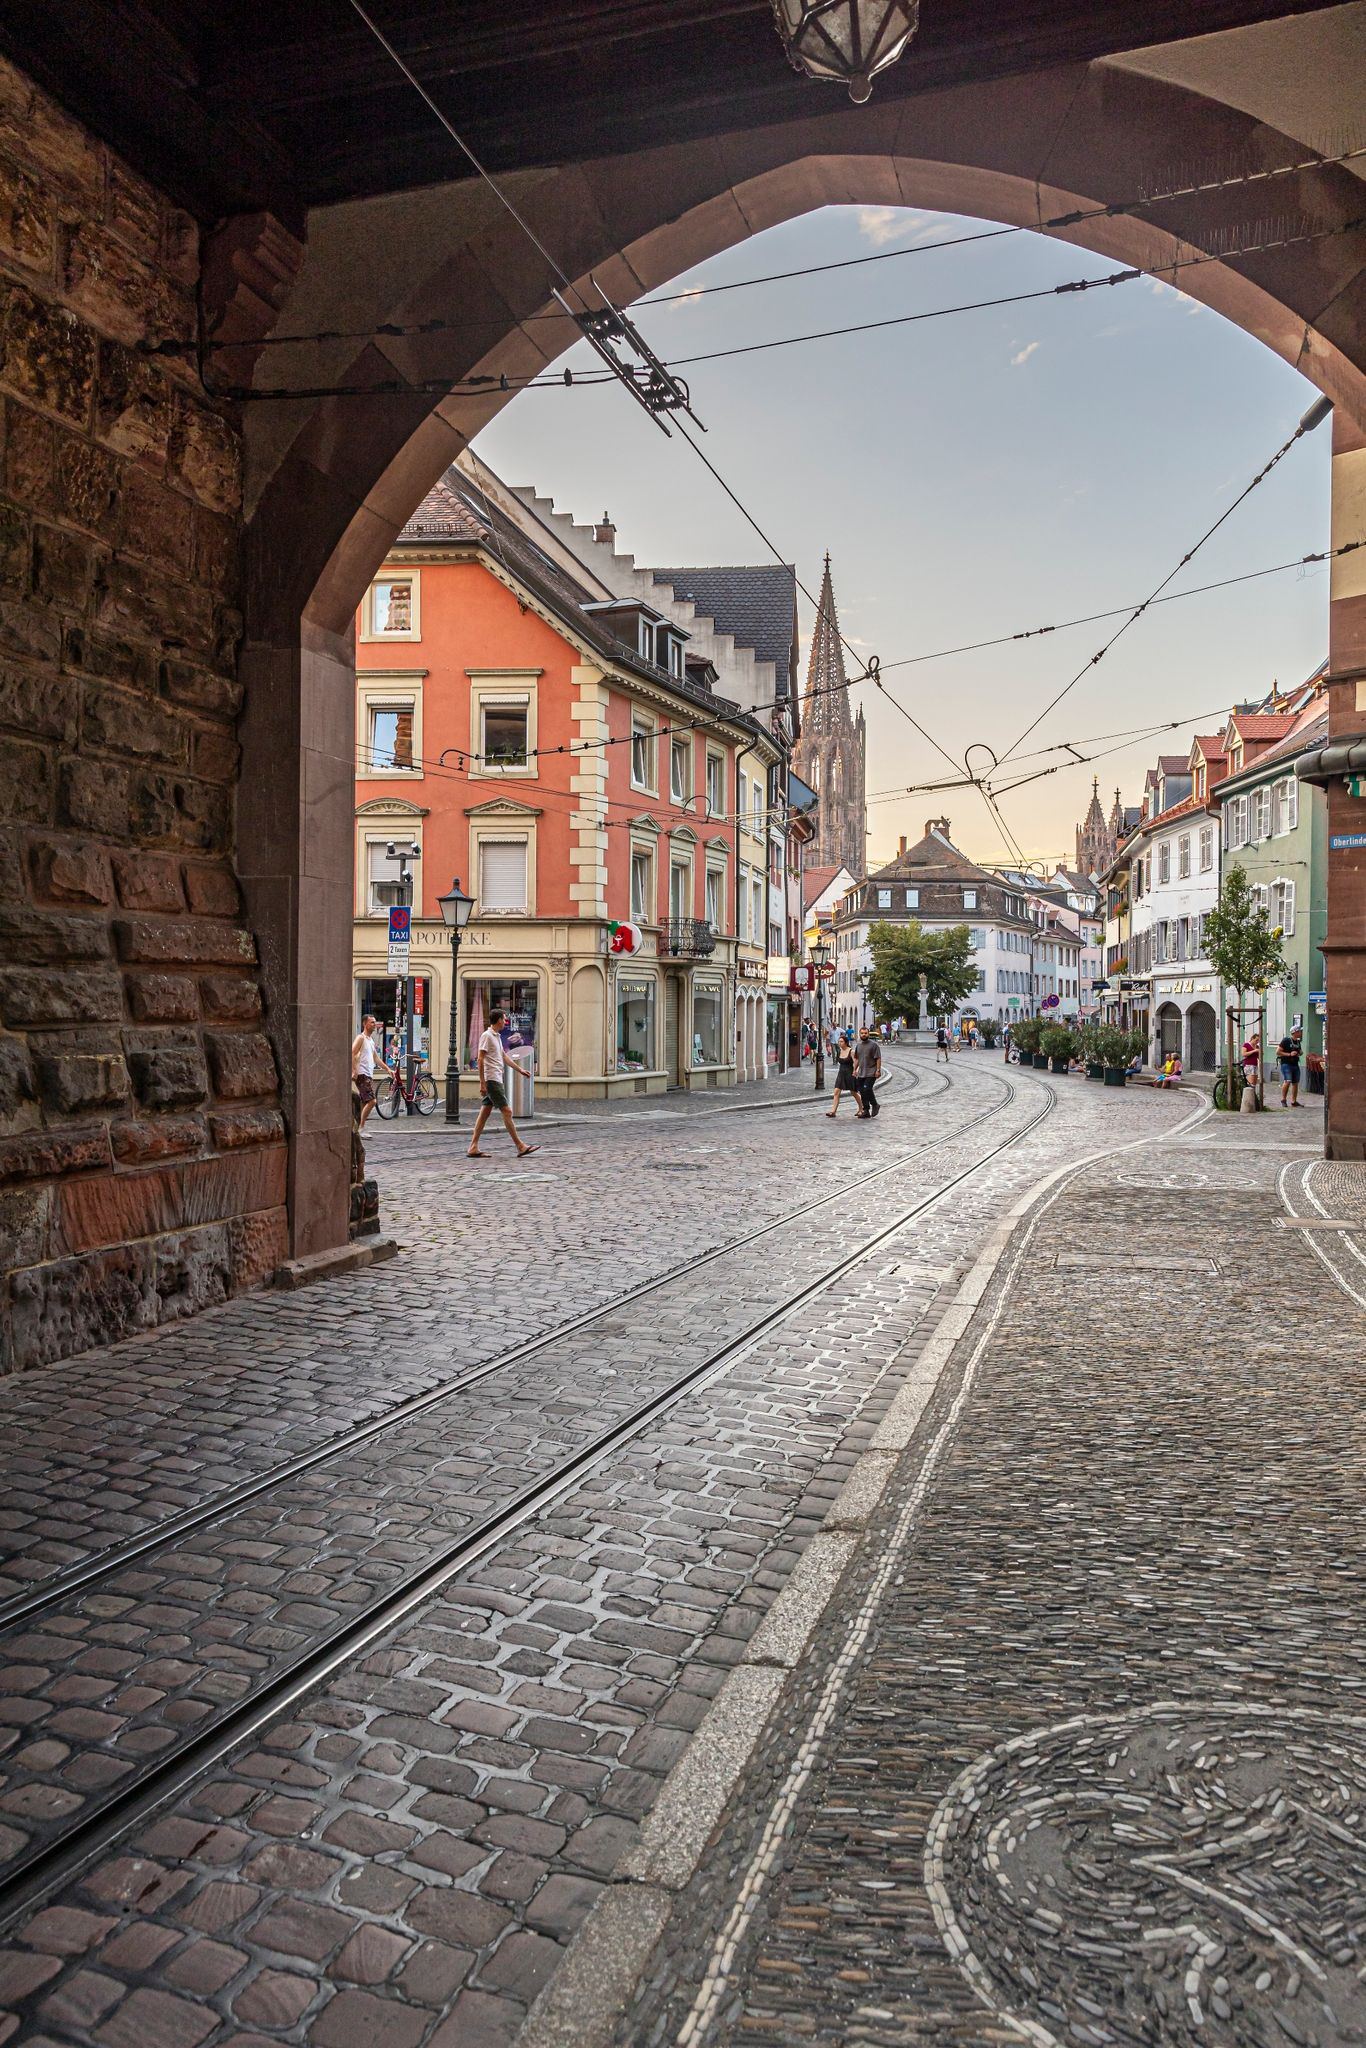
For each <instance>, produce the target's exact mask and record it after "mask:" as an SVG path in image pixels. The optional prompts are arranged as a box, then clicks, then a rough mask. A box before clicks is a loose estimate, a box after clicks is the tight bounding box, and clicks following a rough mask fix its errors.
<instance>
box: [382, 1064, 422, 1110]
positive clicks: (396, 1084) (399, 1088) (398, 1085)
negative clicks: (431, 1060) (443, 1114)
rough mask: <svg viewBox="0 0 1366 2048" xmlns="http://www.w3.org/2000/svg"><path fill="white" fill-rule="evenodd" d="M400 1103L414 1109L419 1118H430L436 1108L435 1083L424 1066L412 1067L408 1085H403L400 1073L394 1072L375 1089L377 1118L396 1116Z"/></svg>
mask: <svg viewBox="0 0 1366 2048" xmlns="http://www.w3.org/2000/svg"><path fill="white" fill-rule="evenodd" d="M400 1103H406V1104H407V1105H408V1107H409V1108H410V1109H412V1108H414V1107H415V1108H416V1110H417V1113H418V1115H419V1116H430V1115H431V1113H432V1111H433V1110H434V1109H435V1108H436V1103H437V1088H436V1082H435V1081H434V1080H433V1079H432V1076H431V1074H430V1073H429V1072H428V1071H427V1068H426V1066H425V1065H423V1064H419V1065H417V1066H415V1067H414V1069H413V1078H412V1081H411V1082H409V1083H405V1081H404V1079H403V1075H402V1073H401V1072H399V1071H397V1070H396V1071H395V1072H394V1073H392V1074H390V1075H389V1077H388V1078H387V1080H383V1081H381V1082H380V1084H379V1086H378V1088H376V1090H375V1114H376V1115H377V1116H386V1117H395V1116H397V1115H398V1110H399V1104H400Z"/></svg>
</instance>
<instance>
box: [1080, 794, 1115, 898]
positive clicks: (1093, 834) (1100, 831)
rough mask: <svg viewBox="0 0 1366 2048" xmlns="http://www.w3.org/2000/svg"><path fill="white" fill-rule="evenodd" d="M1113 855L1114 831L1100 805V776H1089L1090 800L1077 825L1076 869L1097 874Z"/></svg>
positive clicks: (1083, 872) (1089, 873) (1105, 866)
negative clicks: (1083, 816)
mask: <svg viewBox="0 0 1366 2048" xmlns="http://www.w3.org/2000/svg"><path fill="white" fill-rule="evenodd" d="M1114 856H1115V833H1114V829H1113V826H1112V825H1107V824H1106V822H1105V813H1104V811H1102V809H1101V807H1100V777H1099V776H1097V775H1093V776H1092V777H1091V802H1090V806H1089V808H1088V810H1087V813H1086V816H1085V818H1084V820H1083V821H1082V823H1081V824H1080V825H1078V827H1077V869H1078V872H1079V873H1081V874H1083V875H1098V874H1100V872H1101V871H1102V869H1104V868H1107V867H1108V866H1109V865H1110V862H1111V861H1112V860H1113V859H1114Z"/></svg>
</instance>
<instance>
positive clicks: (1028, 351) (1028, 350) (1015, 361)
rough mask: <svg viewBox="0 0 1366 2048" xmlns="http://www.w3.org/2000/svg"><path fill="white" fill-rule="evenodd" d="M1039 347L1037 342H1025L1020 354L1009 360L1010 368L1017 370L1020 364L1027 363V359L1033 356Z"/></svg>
mask: <svg viewBox="0 0 1366 2048" xmlns="http://www.w3.org/2000/svg"><path fill="white" fill-rule="evenodd" d="M1040 345H1041V344H1040V343H1039V342H1037V341H1030V342H1026V343H1025V346H1024V347H1023V348H1022V349H1021V350H1020V353H1019V354H1018V355H1017V356H1012V357H1011V358H1010V367H1011V368H1012V370H1018V369H1019V367H1020V365H1021V363H1027V362H1028V361H1029V358H1030V357H1031V356H1032V355H1033V353H1034V351H1035V349H1036V348H1038V347H1040Z"/></svg>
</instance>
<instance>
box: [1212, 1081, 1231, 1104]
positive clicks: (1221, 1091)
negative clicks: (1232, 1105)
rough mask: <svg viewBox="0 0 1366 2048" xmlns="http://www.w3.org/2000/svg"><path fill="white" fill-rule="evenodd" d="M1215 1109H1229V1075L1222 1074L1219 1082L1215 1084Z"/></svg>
mask: <svg viewBox="0 0 1366 2048" xmlns="http://www.w3.org/2000/svg"><path fill="white" fill-rule="evenodd" d="M1214 1107H1215V1108H1216V1109H1227V1108H1228V1075H1227V1074H1221V1075H1220V1076H1219V1078H1218V1080H1217V1081H1216V1082H1215V1084H1214Z"/></svg>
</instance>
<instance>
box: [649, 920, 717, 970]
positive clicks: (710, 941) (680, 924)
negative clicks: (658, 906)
mask: <svg viewBox="0 0 1366 2048" xmlns="http://www.w3.org/2000/svg"><path fill="white" fill-rule="evenodd" d="M659 950H660V952H661V953H662V954H663V955H664V956H665V958H666V959H669V960H707V959H710V957H711V955H712V954H713V953H714V952H715V951H716V933H715V932H714V931H713V930H712V928H711V926H710V924H709V923H708V922H707V920H706V918H705V917H671V918H670V919H669V921H668V923H667V924H666V925H665V927H664V929H663V931H662V932H661V934H660V943H659Z"/></svg>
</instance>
